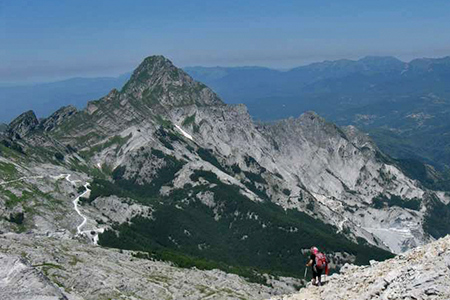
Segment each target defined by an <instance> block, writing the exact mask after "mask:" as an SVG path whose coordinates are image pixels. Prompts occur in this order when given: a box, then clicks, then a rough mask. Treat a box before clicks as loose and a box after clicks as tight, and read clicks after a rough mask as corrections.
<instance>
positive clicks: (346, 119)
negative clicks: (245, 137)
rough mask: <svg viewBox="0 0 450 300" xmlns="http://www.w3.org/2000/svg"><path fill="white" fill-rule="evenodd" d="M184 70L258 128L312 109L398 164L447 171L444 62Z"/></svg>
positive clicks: (449, 90)
mask: <svg viewBox="0 0 450 300" xmlns="http://www.w3.org/2000/svg"><path fill="white" fill-rule="evenodd" d="M186 71H187V72H188V73H189V74H190V75H191V76H193V77H194V78H195V79H197V80H199V81H202V82H204V83H205V84H207V85H208V86H210V87H211V88H212V89H214V90H215V91H216V92H217V93H218V94H219V95H221V96H222V97H223V98H224V99H225V101H227V102H228V103H244V104H246V105H247V106H248V108H249V111H250V114H251V115H252V116H253V117H254V118H255V119H259V120H263V121H272V120H277V119H282V118H286V117H290V116H293V117H297V116H298V115H300V114H301V113H302V112H304V111H308V110H314V111H316V112H318V113H319V114H321V115H323V116H325V117H326V118H327V119H330V120H332V121H334V122H336V123H338V124H340V125H349V124H351V125H356V126H358V127H359V128H362V129H364V130H365V131H368V132H369V133H370V134H371V135H372V136H373V138H374V139H375V140H376V142H377V143H378V144H379V145H380V147H381V148H382V149H383V150H385V151H386V152H388V153H389V154H390V155H393V156H394V157H398V158H414V159H419V160H423V161H426V162H428V163H430V164H433V165H434V166H436V167H438V168H444V169H445V168H448V161H450V152H449V151H448V150H447V149H449V146H450V138H449V135H448V134H446V133H448V132H450V125H448V122H447V120H448V118H449V116H450V115H449V114H450V99H449V98H450V57H444V58H439V59H429V58H423V59H415V60H413V61H411V62H409V63H405V62H402V61H400V60H398V59H396V58H394V57H375V56H368V57H365V58H363V59H360V60H357V61H353V60H345V59H343V60H337V61H325V62H321V63H314V64H310V65H307V66H303V67H298V68H294V69H291V70H289V71H285V72H283V71H277V70H271V69H266V68H257V67H255V68H222V67H214V68H204V67H191V68H186Z"/></svg>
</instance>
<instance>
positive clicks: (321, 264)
mask: <svg viewBox="0 0 450 300" xmlns="http://www.w3.org/2000/svg"><path fill="white" fill-rule="evenodd" d="M326 266H327V257H326V256H325V254H323V253H322V252H317V254H316V268H318V269H325V268H326Z"/></svg>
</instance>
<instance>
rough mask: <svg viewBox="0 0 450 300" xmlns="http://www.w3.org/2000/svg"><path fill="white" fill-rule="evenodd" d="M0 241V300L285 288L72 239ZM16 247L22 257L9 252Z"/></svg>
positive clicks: (224, 295)
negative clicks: (140, 256)
mask: <svg viewBox="0 0 450 300" xmlns="http://www.w3.org/2000/svg"><path fill="white" fill-rule="evenodd" d="M0 241H1V244H0V262H1V263H2V267H1V268H0V299H2V300H3V299H5V300H66V299H69V300H82V299H84V300H97V299H180V300H181V299H186V300H187V299H189V300H197V299H198V300H200V299H223V300H232V299H252V300H259V299H267V298H268V297H270V295H274V294H280V292H281V291H286V290H289V287H287V285H286V284H283V278H280V279H279V280H275V279H272V284H273V286H274V287H275V288H271V287H268V286H265V285H259V284H255V283H249V282H247V281H245V280H244V279H243V278H241V277H239V276H237V275H234V274H227V273H224V272H222V271H219V270H210V271H202V270H197V269H195V268H193V269H181V268H177V267H174V266H172V265H170V264H168V263H164V262H160V261H154V260H149V259H140V258H136V257H134V256H133V252H129V251H124V252H123V253H121V252H119V251H117V250H110V249H103V248H101V247H96V246H92V245H86V244H83V243H80V241H77V240H74V239H67V238H65V239H59V238H49V237H35V236H34V237H33V236H30V237H27V236H25V235H20V234H8V235H0ZM19 251H20V252H21V253H22V255H23V256H24V257H26V259H25V258H19V257H17V255H14V253H17V252H19ZM44 273H45V274H46V275H44ZM50 280H52V281H53V282H57V283H58V286H56V285H54V284H53V283H51V282H50ZM286 280H287V282H288V283H291V284H292V283H294V284H299V282H300V281H299V280H295V279H291V278H287V279H286ZM292 280H293V282H290V281H292ZM277 286H278V287H277Z"/></svg>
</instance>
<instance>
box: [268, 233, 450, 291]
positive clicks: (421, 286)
mask: <svg viewBox="0 0 450 300" xmlns="http://www.w3.org/2000/svg"><path fill="white" fill-rule="evenodd" d="M449 283H450V236H447V237H445V238H442V239H440V240H438V241H436V242H433V243H430V244H428V245H425V246H421V247H418V248H416V249H413V250H410V251H408V252H405V253H403V254H400V255H398V256H397V257H395V258H393V259H389V260H386V261H384V262H375V261H372V262H371V266H360V267H358V266H354V265H345V266H344V267H343V268H342V269H341V274H333V275H332V276H330V277H329V278H328V279H326V281H325V284H324V285H323V286H321V287H315V286H312V285H309V286H308V287H306V288H303V289H301V290H300V291H299V293H297V294H293V295H286V296H281V297H273V298H270V299H271V300H388V299H409V300H412V299H417V300H419V299H420V300H428V299H430V300H431V299H433V300H434V299H436V300H438V299H439V300H444V299H450V284H449Z"/></svg>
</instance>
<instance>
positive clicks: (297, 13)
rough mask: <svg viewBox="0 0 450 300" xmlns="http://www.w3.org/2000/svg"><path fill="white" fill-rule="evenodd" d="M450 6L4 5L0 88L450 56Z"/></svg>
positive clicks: (64, 1)
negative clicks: (158, 68)
mask: <svg viewBox="0 0 450 300" xmlns="http://www.w3.org/2000/svg"><path fill="white" fill-rule="evenodd" d="M449 20H450V1H444V0H428V1H423V0H421V1H416V0H389V1H385V0H377V1H368V0H358V1H353V0H345V1H344V0H343V1H336V0H334V1H320V0H308V1H300V0H298V1H283V0H279V1H273V0H270V1H266V0H255V1H253V0H245V1H244V0H242V1H233V0H221V1H216V0H205V1H196V0H180V1H175V0H165V1H155V0H146V1H141V0H126V1H116V0H55V1H51V0H33V1H23V0H0V83H1V82H3V83H4V82H30V81H46V80H54V79H61V78H67V77H73V76H99V75H106V76H116V75H118V74H120V73H123V72H128V71H131V70H132V69H133V68H134V67H135V66H136V65H137V64H139V62H140V61H141V60H142V59H143V58H144V57H146V56H149V55H152V54H163V55H165V56H167V57H168V58H170V59H171V60H172V61H173V62H174V63H175V64H176V65H178V66H183V67H184V66H190V65H205V66H215V65H223V66H237V65H260V66H269V67H275V68H289V67H294V66H298V65H302V64H306V63H309V62H313V61H322V60H333V59H339V58H350V59H355V58H359V57H362V56H365V55H392V56H396V57H398V58H400V59H403V60H410V59H412V58H416V57H437V56H447V55H450V34H449V32H450V21H449Z"/></svg>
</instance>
